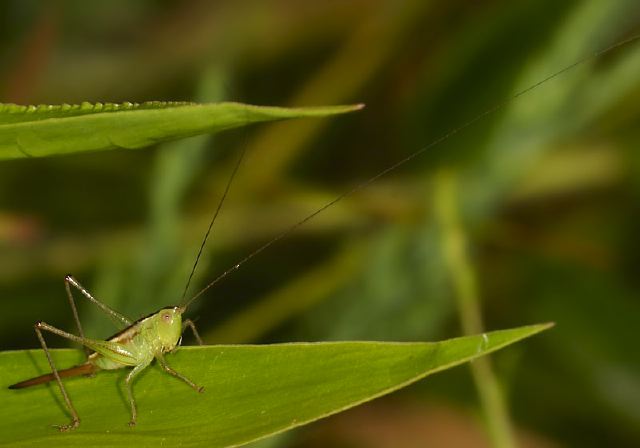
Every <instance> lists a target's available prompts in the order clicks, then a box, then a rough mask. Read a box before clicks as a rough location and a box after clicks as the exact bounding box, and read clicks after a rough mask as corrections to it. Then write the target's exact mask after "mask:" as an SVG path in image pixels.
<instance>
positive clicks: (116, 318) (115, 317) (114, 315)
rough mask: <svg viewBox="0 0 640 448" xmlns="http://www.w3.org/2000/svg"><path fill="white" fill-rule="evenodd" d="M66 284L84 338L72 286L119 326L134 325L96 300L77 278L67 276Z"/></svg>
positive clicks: (77, 323) (65, 278) (75, 317)
mask: <svg viewBox="0 0 640 448" xmlns="http://www.w3.org/2000/svg"><path fill="white" fill-rule="evenodd" d="M64 283H65V287H66V289H67V295H68V296H69V301H70V303H71V308H72V309H73V312H74V319H75V320H76V325H77V326H78V330H79V333H80V336H82V337H84V334H83V333H82V326H81V325H80V319H79V318H78V311H77V309H76V306H75V301H74V300H73V295H72V294H71V286H73V287H74V288H76V289H77V290H78V291H80V293H81V294H82V295H83V296H84V297H85V298H86V299H88V300H89V301H90V302H91V303H93V304H94V305H96V306H97V307H98V308H99V309H100V310H101V311H102V312H103V313H105V314H106V315H107V316H109V317H110V318H112V319H113V320H114V321H115V322H117V323H118V325H123V326H125V327H128V326H130V325H131V324H132V323H133V321H131V320H130V319H128V318H127V317H125V316H123V315H122V314H120V313H118V312H117V311H116V310H114V309H113V308H111V307H109V306H108V305H106V304H105V303H103V302H102V301H100V300H98V299H96V298H95V297H94V296H93V295H92V294H91V293H90V292H89V290H88V289H87V288H85V287H84V286H82V285H81V284H80V282H79V281H78V280H76V278H75V277H74V276H72V275H70V274H67V275H65V277H64Z"/></svg>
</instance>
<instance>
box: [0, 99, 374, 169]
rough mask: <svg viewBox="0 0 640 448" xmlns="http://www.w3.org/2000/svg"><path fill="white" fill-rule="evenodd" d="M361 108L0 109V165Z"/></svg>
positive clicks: (152, 105) (166, 105) (158, 105)
mask: <svg viewBox="0 0 640 448" xmlns="http://www.w3.org/2000/svg"><path fill="white" fill-rule="evenodd" d="M361 108H362V105H360V104H356V105H350V106H329V107H306V108H283V107H266V106H252V105H248V104H241V103H209V104H197V103H172V102H157V101H156V102H148V103H143V104H132V103H123V104H111V103H107V104H102V103H96V104H90V103H82V104H78V105H68V104H63V105H57V106H48V105H41V106H18V105H15V104H0V160H1V159H14V158H20V157H43V156H51V155H57V154H69V153H74V152H84V151H97V150H103V149H115V148H127V149H134V148H142V147H145V146H149V145H152V144H154V143H159V142H163V141H168V140H175V139H177V138H182V137H189V136H193V135H198V134H204V133H209V134H210V133H215V132H219V131H222V130H225V129H231V128H235V127H239V126H244V125H247V124H250V123H257V122H261V121H273V120H282V119H285V118H302V117H323V116H328V115H335V114H342V113H346V112H351V111H355V110H358V109H361Z"/></svg>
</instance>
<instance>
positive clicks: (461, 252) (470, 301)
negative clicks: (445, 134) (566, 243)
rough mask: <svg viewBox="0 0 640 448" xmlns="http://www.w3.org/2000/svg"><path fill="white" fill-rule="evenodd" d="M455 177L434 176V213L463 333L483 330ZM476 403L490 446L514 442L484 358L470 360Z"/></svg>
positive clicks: (507, 447)
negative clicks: (471, 361)
mask: <svg viewBox="0 0 640 448" xmlns="http://www.w3.org/2000/svg"><path fill="white" fill-rule="evenodd" d="M458 202H459V200H458V181H457V178H456V174H455V173H454V172H452V171H441V172H440V173H439V174H438V176H437V177H436V190H435V203H436V215H437V217H438V219H439V221H440V226H441V228H442V233H443V242H442V250H443V252H444V254H443V256H444V259H445V261H446V262H447V265H448V269H449V271H450V276H451V281H452V283H453V288H454V290H455V296H456V299H457V302H458V304H457V305H458V306H457V308H458V313H459V315H460V321H461V323H462V329H463V331H464V333H465V334H474V333H480V332H482V331H483V327H484V325H483V323H482V312H481V310H480V298H479V293H478V286H477V279H476V276H475V272H474V270H473V267H472V265H471V260H470V259H469V257H468V255H467V251H468V247H467V242H466V235H465V232H464V229H463V226H462V223H461V220H460V216H459V213H458V207H459V205H458ZM471 373H472V374H473V380H474V382H475V384H476V388H477V389H478V394H479V396H480V403H481V405H482V409H483V411H484V414H485V419H486V424H487V428H488V431H489V435H490V437H491V439H492V443H493V446H494V447H496V448H515V447H516V446H517V444H516V441H515V438H514V435H513V429H512V426H511V422H510V420H509V412H508V410H507V405H506V403H505V400H504V397H503V394H502V390H501V389H500V385H499V383H498V379H497V378H496V376H495V374H494V372H493V369H492V367H491V363H490V362H489V359H488V358H483V359H480V360H478V362H475V363H473V364H471Z"/></svg>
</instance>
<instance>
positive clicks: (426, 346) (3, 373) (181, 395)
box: [0, 324, 551, 448]
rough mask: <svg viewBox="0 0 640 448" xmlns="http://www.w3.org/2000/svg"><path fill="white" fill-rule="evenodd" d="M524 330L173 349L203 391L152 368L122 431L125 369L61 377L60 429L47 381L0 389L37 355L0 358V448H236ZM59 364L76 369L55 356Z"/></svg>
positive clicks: (67, 357) (42, 366)
mask: <svg viewBox="0 0 640 448" xmlns="http://www.w3.org/2000/svg"><path fill="white" fill-rule="evenodd" d="M550 326H551V324H541V325H532V326H527V327H520V328H516V329H511V330H502V331H494V332H491V333H485V334H482V335H477V336H467V337H461V338H456V339H451V340H447V341H444V342H435V343H427V342H414V343H396V342H326V343H292V344H276V345H217V346H203V347H184V348H181V349H180V350H179V351H178V352H177V353H176V354H175V355H171V356H170V357H169V362H170V363H171V365H172V366H173V367H174V368H175V369H176V370H178V371H179V372H181V373H183V374H185V375H186V376H187V377H189V378H191V379H193V380H194V381H195V382H196V383H198V384H199V385H202V386H204V387H205V392H204V393H203V394H198V393H196V392H194V391H193V390H191V389H190V388H189V387H187V386H186V385H185V384H183V383H182V382H181V381H179V380H177V379H176V378H173V377H171V376H169V375H167V374H165V373H163V372H162V371H161V369H160V368H158V367H153V368H149V369H147V370H146V371H145V372H143V373H142V374H141V376H140V377H139V379H137V380H136V383H135V385H134V393H135V395H136V399H137V404H138V425H137V426H136V427H135V428H129V427H128V426H127V422H128V421H129V408H128V405H127V403H126V400H125V395H124V392H123V389H122V379H123V376H124V375H125V374H126V372H125V371H110V372H109V371H107V372H99V373H98V374H97V375H96V376H95V377H94V378H82V377H80V378H74V379H68V380H65V384H66V386H67V390H68V392H69V395H70V396H71V399H72V400H73V402H74V404H75V407H76V409H77V411H78V413H79V415H80V418H81V420H82V423H81V425H80V427H79V428H78V429H77V430H75V431H73V432H71V433H59V432H58V431H57V430H55V429H54V428H52V427H51V426H50V425H51V424H62V423H67V420H68V415H67V413H66V410H65V408H64V405H63V404H62V400H61V398H60V395H59V391H58V388H57V386H55V384H52V385H50V386H48V387H45V386H37V387H33V388H29V389H22V390H9V389H7V388H6V387H7V386H9V385H10V384H13V383H15V382H17V381H20V380H24V379H26V378H28V377H32V376H35V375H39V374H41V373H43V372H46V371H47V363H46V360H45V358H44V355H43V353H42V351H41V350H29V351H14V352H2V353H0V385H1V388H0V403H2V406H1V407H0V442H2V443H5V444H7V443H9V444H11V446H13V447H15V446H38V447H42V446H47V447H48V448H51V447H54V446H64V447H72V446H82V447H84V446H116V445H117V446H137V447H144V446H149V447H157V446H161V445H166V446H185V447H188V446H210V447H228V446H237V445H241V444H244V443H247V442H250V441H253V440H257V439H260V438H263V437H267V436H269V435H272V434H276V433H279V432H282V431H286V430H288V429H291V428H294V427H296V426H300V425H304V424H306V423H309V422H312V421H314V420H317V419H319V418H322V417H326V416H328V415H331V414H334V413H337V412H340V411H343V410H345V409H348V408H350V407H352V406H356V405H358V404H360V403H363V402H365V401H368V400H371V399H373V398H376V397H379V396H381V395H384V394H387V393H390V392H392V391H395V390H397V389H400V388H402V387H404V386H406V385H408V384H411V383H413V382H415V381H417V380H419V379H421V378H424V377H425V376H427V375H429V374H431V373H434V372H438V371H440V370H444V369H447V368H450V367H453V366H455V365H458V364H462V363H464V362H466V361H470V360H472V359H474V358H478V357H480V356H482V355H485V354H487V353H490V352H493V351H496V350H498V349H500V348H502V347H505V346H507V345H509V344H512V343H514V342H516V341H518V340H521V339H523V338H526V337H529V336H531V335H534V334H536V333H538V332H540V331H543V330H545V329H547V328H549V327H550ZM53 357H54V359H55V362H57V363H58V365H60V366H69V365H72V364H74V363H77V362H79V361H80V359H81V358H80V355H79V353H77V352H76V351H72V350H54V351H53Z"/></svg>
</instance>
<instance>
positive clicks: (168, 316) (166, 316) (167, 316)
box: [162, 314, 171, 322]
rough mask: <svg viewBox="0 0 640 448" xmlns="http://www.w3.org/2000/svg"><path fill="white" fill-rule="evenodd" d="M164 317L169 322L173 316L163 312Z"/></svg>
mask: <svg viewBox="0 0 640 448" xmlns="http://www.w3.org/2000/svg"><path fill="white" fill-rule="evenodd" d="M162 318H163V319H164V320H165V321H166V322H169V321H170V320H171V316H170V315H168V314H163V315H162Z"/></svg>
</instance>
